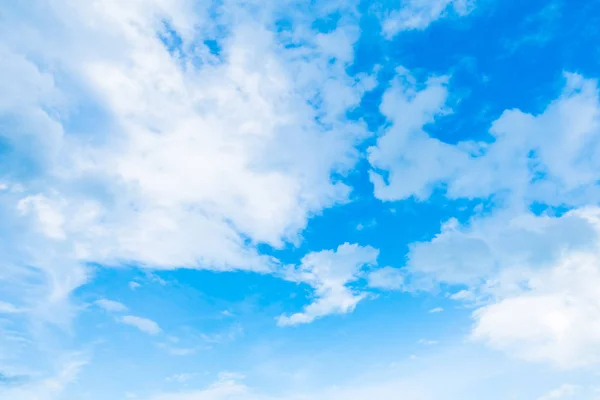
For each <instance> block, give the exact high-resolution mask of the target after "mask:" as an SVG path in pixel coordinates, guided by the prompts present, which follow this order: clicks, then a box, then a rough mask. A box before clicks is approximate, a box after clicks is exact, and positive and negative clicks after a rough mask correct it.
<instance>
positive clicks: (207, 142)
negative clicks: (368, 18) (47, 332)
mask: <svg viewBox="0 0 600 400" xmlns="http://www.w3.org/2000/svg"><path fill="white" fill-rule="evenodd" d="M204 7H208V5H206V4H205V5H202V4H200V5H198V6H193V5H192V4H191V3H190V2H188V1H185V0H169V1H164V0H161V1H159V0H156V1H150V2H139V1H132V2H127V4H125V5H124V4H121V3H120V2H115V1H112V0H103V1H99V2H93V3H89V2H87V3H80V2H63V3H60V4H56V3H53V2H49V1H44V0H40V1H37V2H36V3H35V5H33V6H32V7H23V6H21V5H19V4H14V5H11V7H7V9H6V10H3V17H2V18H3V26H4V27H5V28H4V30H5V31H10V30H18V31H20V32H22V33H23V34H22V35H16V36H15V35H8V36H7V37H3V44H2V46H0V51H1V52H2V59H3V63H2V67H1V68H2V69H3V71H2V72H3V73H2V78H1V79H0V90H1V91H2V92H3V93H4V96H3V100H2V101H1V102H0V110H1V111H2V118H3V121H4V123H5V125H6V124H7V123H10V124H11V125H10V129H7V130H3V131H2V135H3V136H5V137H6V138H7V139H8V140H10V143H11V149H10V150H11V151H10V152H8V153H6V154H4V155H3V157H4V158H3V168H2V170H0V177H2V182H3V183H2V185H3V188H4V190H2V192H1V198H0V201H1V204H0V207H1V209H2V215H1V217H2V218H0V219H1V221H2V222H1V223H2V227H1V229H0V233H1V234H2V236H3V238H4V237H6V241H4V243H3V244H0V246H1V250H2V254H3V256H2V260H0V262H2V263H3V264H5V265H6V267H5V268H4V271H3V274H2V278H3V279H4V280H3V281H4V282H6V284H7V286H11V285H12V286H14V287H16V285H15V282H17V285H31V283H30V282H31V281H32V280H31V279H29V280H26V283H24V282H25V281H23V280H21V276H22V274H23V271H22V267H23V265H28V266H31V267H33V268H35V269H36V272H35V273H36V274H38V275H39V279H36V280H35V282H38V283H39V285H38V287H36V288H29V287H28V288H27V290H25V288H20V289H19V290H14V292H15V297H17V298H18V297H19V296H18V295H19V294H21V295H22V294H24V293H28V299H20V300H23V301H26V302H28V303H32V304H33V305H34V306H32V307H30V308H31V309H37V307H39V308H40V310H37V311H36V312H37V313H38V315H39V316H44V315H47V316H54V315H59V313H58V312H57V311H56V310H58V309H59V308H60V309H63V310H65V309H66V305H67V303H68V297H69V294H70V293H71V292H72V290H73V289H75V288H76V287H78V286H80V285H81V284H83V283H84V282H85V281H86V279H87V272H86V269H85V268H84V266H83V265H84V264H85V263H87V262H95V263H101V264H104V265H116V264H120V263H124V262H126V263H134V264H136V265H140V266H152V267H155V268H179V267H190V268H208V269H217V270H231V269H247V270H254V271H261V272H270V271H272V270H273V269H274V268H276V267H277V262H276V261H275V260H272V259H271V258H269V257H265V256H262V255H260V254H259V253H258V252H257V250H256V245H257V244H259V243H264V244H268V245H271V246H275V247H279V246H282V245H283V244H284V243H285V242H294V241H297V240H298V233H299V232H300V231H301V230H302V229H303V227H304V226H305V224H306V222H307V219H308V218H310V216H312V215H313V214H315V213H318V212H320V211H321V210H322V209H323V208H325V207H329V206H332V205H334V204H336V203H338V202H344V201H346V200H347V196H348V193H349V191H350V188H349V187H347V186H346V185H345V184H343V183H341V182H340V181H339V179H337V178H335V176H339V174H343V173H345V172H346V171H347V170H348V169H349V168H351V167H352V166H353V164H354V162H355V159H356V156H357V154H356V150H355V148H354V146H355V145H356V144H357V143H358V142H359V141H360V140H362V138H363V137H364V136H365V135H366V131H365V129H364V127H363V125H362V124H361V123H360V122H352V121H348V120H347V119H346V111H347V110H349V109H351V108H353V107H355V106H356V105H357V104H358V103H359V102H360V99H361V96H362V93H363V92H364V91H365V90H367V89H368V88H370V87H372V85H373V82H372V79H370V78H369V77H367V76H364V77H358V78H353V77H350V76H348V75H347V74H346V67H347V66H348V65H349V63H351V62H352V59H353V43H354V41H355V40H356V39H357V37H358V30H357V28H356V27H355V26H353V24H352V18H353V16H352V15H353V14H352V12H350V13H348V14H347V17H345V18H344V19H342V20H341V21H340V22H339V24H338V26H337V29H334V30H333V31H331V32H329V33H318V34H316V32H314V31H313V30H312V28H311V23H312V20H313V18H314V17H315V16H314V15H313V16H310V17H308V16H306V15H304V14H302V13H298V14H295V15H294V20H293V30H291V31H289V32H283V33H282V32H275V31H273V30H272V22H273V20H274V18H275V17H274V15H275V14H277V13H278V12H279V11H280V10H281V7H286V5H285V4H277V3H276V2H267V3H265V4H264V6H263V7H262V8H261V10H262V11H261V13H255V12H254V11H252V9H251V8H246V7H243V6H241V5H239V4H237V2H234V1H232V2H227V4H224V5H223V7H225V8H226V9H227V12H226V13H218V14H217V15H220V17H218V16H217V17H216V18H217V20H214V19H212V18H213V17H214V16H213V17H211V18H209V17H208V16H207V13H208V8H204ZM332 7H333V6H332ZM312 11H314V12H316V14H315V15H316V16H318V15H320V14H319V13H320V12H324V13H327V12H329V11H331V10H325V9H323V10H321V8H320V7H316V8H315V9H314V10H312ZM217 25H219V26H217ZM223 26H227V30H223V29H221V28H222V27H223ZM42 37H43V38H44V40H43V41H40V40H38V39H39V38H42ZM169 37H170V38H171V39H168V38H169ZM161 38H162V39H161ZM207 39H211V40H212V39H214V40H217V41H218V45H219V47H220V53H219V54H213V53H212V52H211V50H210V49H209V48H208V46H207V45H206V44H205V40H207ZM163 40H164V41H165V42H166V44H165V43H163ZM42 43H43V45H42ZM177 43H179V44H177ZM49 65H52V67H51V68H49V67H48V66H49ZM4 217H6V218H4ZM0 242H2V241H0ZM4 250H6V251H4ZM33 289H35V290H33ZM32 293H34V294H35V296H31V294H32ZM50 307H52V310H53V311H50V310H49V308H50ZM71 313H72V311H69V312H67V311H63V312H62V314H64V317H63V318H61V320H64V321H66V320H68V315H71ZM53 319H58V317H57V318H54V317H53Z"/></svg>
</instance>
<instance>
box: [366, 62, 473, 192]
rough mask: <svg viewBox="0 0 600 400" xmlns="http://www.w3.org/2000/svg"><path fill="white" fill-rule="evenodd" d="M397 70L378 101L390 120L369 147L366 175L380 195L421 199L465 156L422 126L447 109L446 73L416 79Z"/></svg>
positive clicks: (402, 69) (407, 73)
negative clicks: (424, 79) (369, 166)
mask: <svg viewBox="0 0 600 400" xmlns="http://www.w3.org/2000/svg"><path fill="white" fill-rule="evenodd" d="M397 72H398V74H397V77H396V78H395V79H394V81H393V82H392V84H391V87H390V88H389V89H388V90H387V91H386V92H385V94H384V96H383V100H382V102H381V107H380V108H381V112H382V113H383V115H385V116H386V117H387V118H388V119H389V120H390V121H391V123H392V124H391V125H390V127H389V128H388V129H387V130H386V131H385V132H384V134H383V135H382V136H380V137H379V138H378V139H377V143H376V145H375V146H372V147H370V148H369V149H368V160H369V163H370V164H371V166H372V167H373V170H372V171H370V178H371V182H373V184H374V186H375V196H376V197H377V198H379V199H381V200H401V199H406V198H408V197H411V196H415V197H417V198H420V199H424V198H427V197H429V195H430V193H431V190H432V189H433V187H434V184H436V183H437V182H438V181H439V180H444V179H445V178H446V177H447V176H449V174H452V172H453V170H454V169H455V168H457V166H456V165H460V164H461V163H462V162H465V161H466V158H467V156H466V154H463V153H462V152H461V151H460V150H459V149H457V148H455V147H454V146H451V145H448V144H445V143H443V142H441V141H439V140H437V139H434V138H431V137H430V136H428V134H427V133H426V132H425V131H424V126H425V125H426V124H429V123H432V122H434V121H435V119H436V117H439V116H441V115H444V114H446V113H447V112H448V110H446V106H445V103H446V99H447V96H448V89H447V86H446V83H447V79H446V78H430V79H428V80H427V81H426V82H425V83H424V84H420V83H419V82H418V81H417V79H416V78H415V77H414V76H412V75H411V74H410V72H409V71H408V70H406V69H404V68H398V70H397ZM421 86H423V87H421Z"/></svg>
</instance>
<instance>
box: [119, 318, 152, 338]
mask: <svg viewBox="0 0 600 400" xmlns="http://www.w3.org/2000/svg"><path fill="white" fill-rule="evenodd" d="M118 321H119V322H121V323H123V324H126V325H131V326H134V327H136V328H138V329H139V330H140V331H142V332H145V333H148V334H150V335H158V334H159V333H161V332H162V329H160V326H158V324H157V323H156V322H154V321H152V320H151V319H148V318H142V317H136V316H134V315H125V316H124V317H121V318H119V319H118Z"/></svg>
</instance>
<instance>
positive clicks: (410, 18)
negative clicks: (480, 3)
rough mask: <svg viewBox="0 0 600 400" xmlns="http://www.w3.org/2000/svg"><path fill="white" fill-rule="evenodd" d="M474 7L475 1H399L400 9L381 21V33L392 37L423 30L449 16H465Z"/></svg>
mask: <svg viewBox="0 0 600 400" xmlns="http://www.w3.org/2000/svg"><path fill="white" fill-rule="evenodd" d="M474 5H475V0H400V9H399V10H395V11H392V12H391V13H390V14H389V15H387V16H386V17H385V18H384V19H383V22H382V28H383V32H384V34H385V35H386V36H387V37H393V36H395V35H396V34H397V33H399V32H401V31H407V30H414V29H417V30H421V29H425V28H427V27H428V26H429V25H430V24H431V23H432V22H434V21H436V20H438V19H440V18H443V17H446V16H448V15H450V14H455V15H457V16H465V15H467V14H469V13H470V12H471V11H472V10H473V8H474Z"/></svg>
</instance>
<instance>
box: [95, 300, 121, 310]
mask: <svg viewBox="0 0 600 400" xmlns="http://www.w3.org/2000/svg"><path fill="white" fill-rule="evenodd" d="M95 303H96V304H97V305H98V306H100V307H102V308H103V309H104V310H106V311H110V312H120V311H127V306H125V305H124V304H122V303H119V302H118V301H113V300H107V299H100V300H96V302H95Z"/></svg>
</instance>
